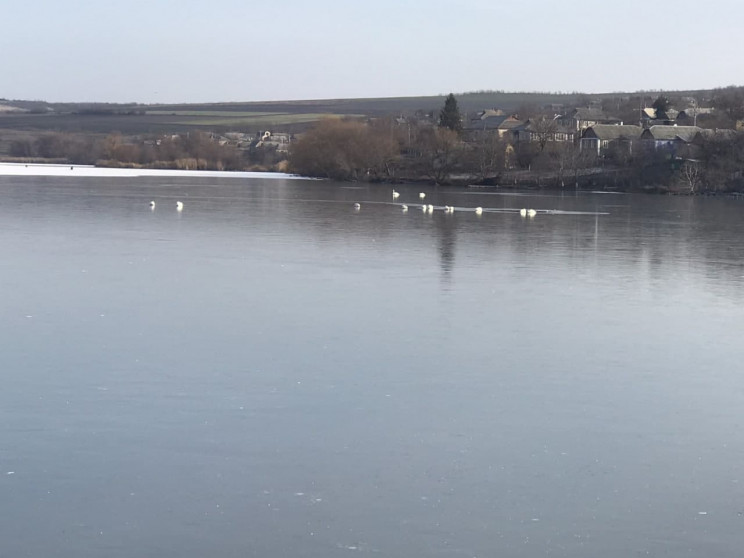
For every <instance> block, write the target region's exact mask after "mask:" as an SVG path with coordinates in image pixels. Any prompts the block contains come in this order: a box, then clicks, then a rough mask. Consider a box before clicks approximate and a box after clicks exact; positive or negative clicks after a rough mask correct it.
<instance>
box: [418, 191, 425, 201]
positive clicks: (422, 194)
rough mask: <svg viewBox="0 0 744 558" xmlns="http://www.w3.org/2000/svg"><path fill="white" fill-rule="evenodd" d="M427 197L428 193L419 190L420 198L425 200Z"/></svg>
mask: <svg viewBox="0 0 744 558" xmlns="http://www.w3.org/2000/svg"><path fill="white" fill-rule="evenodd" d="M425 197H426V194H424V193H423V192H419V199H420V200H423V199H424V198H425Z"/></svg>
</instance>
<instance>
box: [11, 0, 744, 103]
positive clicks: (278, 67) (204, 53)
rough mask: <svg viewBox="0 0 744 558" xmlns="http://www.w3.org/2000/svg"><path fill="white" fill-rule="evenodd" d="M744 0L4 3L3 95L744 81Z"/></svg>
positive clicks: (156, 96)
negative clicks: (703, 0)
mask: <svg viewBox="0 0 744 558" xmlns="http://www.w3.org/2000/svg"><path fill="white" fill-rule="evenodd" d="M742 21H744V2H742V1H741V0H709V1H707V2H701V1H700V0H695V1H692V0H617V1H607V0H563V1H561V0H517V1H511V2H499V1H496V0H492V1H488V0H459V1H456V0H429V1H423V0H419V1H416V0H397V1H395V0H377V1H375V2H365V1H361V0H316V1H314V2H310V1H301V0H260V1H255V0H212V1H211V2H205V1H197V0H172V1H171V2H165V1H162V0H127V1H125V2H109V1H103V0H36V1H34V0H26V1H18V0H1V1H0V97H5V98H10V99H41V100H46V101H50V102H62V101H106V102H142V103H152V102H158V103H171V102H208V101H212V102H220V101H269V100H285V99H323V98H350V97H397V96H414V95H415V96H417V95H436V94H441V93H448V92H450V91H452V92H456V93H462V92H466V91H474V90H482V89H500V90H506V91H566V92H570V91H583V92H589V93H598V92H608V91H636V90H641V89H645V90H659V89H703V88H711V87H717V86H724V85H731V84H744V57H742V56H741V54H742V51H744V48H742V47H744V28H742Z"/></svg>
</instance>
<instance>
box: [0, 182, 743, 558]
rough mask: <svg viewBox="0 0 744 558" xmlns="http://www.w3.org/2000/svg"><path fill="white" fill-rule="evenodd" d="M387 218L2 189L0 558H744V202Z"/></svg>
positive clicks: (570, 203)
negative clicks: (367, 557)
mask: <svg viewBox="0 0 744 558" xmlns="http://www.w3.org/2000/svg"><path fill="white" fill-rule="evenodd" d="M60 174H61V173H60ZM396 189H397V190H398V191H399V192H400V193H401V196H400V198H399V199H398V200H396V202H395V203H394V202H393V199H392V195H391V192H392V188H391V187H389V186H384V185H357V184H341V183H334V182H326V181H310V180H293V179H290V178H288V177H286V178H282V177H277V178H265V177H254V176H251V175H245V176H239V177H229V176H228V177H225V176H224V175H214V176H211V175H210V176H199V175H191V176H184V175H168V174H167V173H166V174H162V175H158V174H153V175H148V176H127V175H126V174H124V175H122V176H113V175H112V176H108V175H106V174H105V173H104V174H103V175H101V176H0V255H1V256H2V257H1V258H0V312H1V313H0V316H1V319H0V339H2V350H1V351H0V371H1V374H2V380H3V384H2V390H0V506H1V507H0V509H2V516H3V520H2V522H0V541H2V543H1V545H0V547H1V548H2V550H1V551H0V555H2V556H8V557H42V556H43V557H45V558H47V557H60V558H61V557H73V556H74V557H75V558H87V557H100V556H107V557H122V558H124V557H126V558H130V557H173V558H176V557H178V558H190V557H194V558H196V557H204V556H218V557H238V556H240V557H245V556H257V557H278V556H287V557H311V558H316V557H317V558H321V557H323V558H327V557H334V556H339V557H342V556H356V555H379V556H391V557H428V556H437V557H450V556H451V557H470V558H472V557H485V556H499V557H519V558H521V557H524V558H528V557H529V558H531V557H536V556H557V557H572V558H575V557H586V558H590V557H597V556H602V557H603V558H615V557H616V558H621V557H622V558H625V557H628V556H670V557H678V556H695V557H697V556H716V557H738V556H740V554H741V547H742V544H744V535H743V534H742V533H743V531H744V487H743V486H742V485H744V432H743V428H744V406H742V401H744V375H743V374H742V369H741V368H739V366H741V362H742V356H743V350H742V343H741V334H742V331H744V305H743V304H742V303H743V302H744V243H742V241H741V239H742V238H743V237H744V219H742V216H743V215H744V202H743V201H738V200H734V199H723V198H715V199H712V198H686V197H662V196H640V195H619V194H601V193H575V192H573V191H569V192H566V193H560V192H550V193H508V192H506V193H500V192H493V191H488V190H472V191H462V190H455V189H447V188H439V189H436V188H433V187H432V188H428V187H427V188H421V187H413V186H396ZM419 191H424V192H425V193H426V194H427V197H426V202H427V203H431V204H433V205H435V206H436V207H437V209H436V210H435V211H434V212H433V213H432V214H428V213H424V212H422V211H421V210H420V209H419V198H418V192H419ZM151 200H153V201H155V203H156V206H155V208H154V209H151V208H150V206H149V202H150V201H151ZM177 200H180V201H182V202H183V204H184V208H183V211H181V212H179V211H177V210H176V201H177ZM398 202H400V203H407V204H409V205H410V209H409V211H408V212H407V213H403V212H402V210H401V207H400V203H398ZM354 203H360V204H361V208H360V210H359V211H355V210H354V207H353V205H354ZM444 205H454V206H455V207H456V211H455V212H454V214H445V213H444V212H443V211H442V210H441V207H442V206H444ZM477 206H481V207H483V208H484V213H483V214H482V215H480V216H478V215H476V214H475V213H474V212H473V208H475V207H477ZM520 208H534V209H536V210H538V215H537V216H536V217H535V218H533V219H530V218H523V217H521V216H520V214H519V209H520Z"/></svg>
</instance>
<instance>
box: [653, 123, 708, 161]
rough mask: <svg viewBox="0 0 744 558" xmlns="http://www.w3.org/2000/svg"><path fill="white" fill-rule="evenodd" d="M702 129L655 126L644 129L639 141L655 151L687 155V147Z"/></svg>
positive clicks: (695, 127)
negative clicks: (661, 150)
mask: <svg viewBox="0 0 744 558" xmlns="http://www.w3.org/2000/svg"><path fill="white" fill-rule="evenodd" d="M701 130H702V128H698V127H697V126H663V125H656V126H651V127H650V128H646V129H645V130H644V131H643V133H642V134H641V140H642V141H643V142H644V143H646V145H648V146H651V147H652V148H653V149H655V150H657V151H658V150H660V149H663V150H666V151H669V152H670V153H671V154H672V155H674V156H682V157H685V156H687V155H688V152H689V146H690V145H691V144H692V142H693V140H694V139H695V137H696V136H697V135H698V134H699V133H700V132H701Z"/></svg>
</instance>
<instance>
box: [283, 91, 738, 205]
mask: <svg viewBox="0 0 744 558" xmlns="http://www.w3.org/2000/svg"><path fill="white" fill-rule="evenodd" d="M715 103H716V108H717V111H716V113H718V114H717V115H715V118H717V119H718V120H719V121H720V120H721V119H725V120H724V122H725V123H728V124H729V125H733V124H732V122H733V120H729V119H738V118H740V117H741V118H744V88H725V89H721V90H717V92H716V97H715ZM669 105H670V100H669V99H668V98H666V97H664V96H663V95H660V96H659V97H657V99H656V100H655V101H654V107H655V108H657V109H658V110H659V111H664V110H667V109H668V108H669ZM638 112H639V109H638V107H637V106H636V109H635V113H634V116H635V117H636V118H638V116H639V115H638ZM520 116H521V115H520ZM530 123H531V133H532V141H521V142H513V141H509V138H508V137H500V136H499V134H498V133H495V132H494V133H488V132H487V133H478V134H471V135H469V136H468V137H467V141H464V139H465V138H464V136H463V123H462V115H461V114H460V112H459V110H458V108H457V101H456V99H455V97H454V96H453V95H451V94H450V95H449V96H448V97H447V99H446V100H445V103H444V106H443V107H442V109H441V111H440V112H439V115H438V119H436V120H435V121H434V120H433V119H431V118H428V119H427V118H418V119H417V118H406V119H402V118H400V119H396V118H379V119H371V120H358V119H357V120H354V119H328V120H324V121H321V122H319V123H318V124H317V125H316V126H315V127H314V128H312V129H311V130H309V131H308V132H306V133H305V134H303V135H302V136H301V137H300V139H299V140H298V141H296V142H295V143H294V144H293V146H292V148H291V150H290V155H289V168H290V170H292V171H293V172H296V173H298V174H303V175H306V176H315V177H323V178H331V179H337V180H364V181H391V182H395V181H405V180H424V179H425V180H429V181H431V182H434V183H437V184H442V183H446V182H448V181H452V180H453V179H455V180H457V179H460V180H462V181H466V182H468V183H470V182H475V183H481V184H502V185H507V184H512V182H511V181H514V183H517V182H518V183H520V184H529V185H538V186H557V187H568V186H572V187H579V186H580V185H587V186H589V187H607V186H611V187H614V188H618V189H648V188H653V189H658V190H676V191H690V192H699V191H702V190H708V191H717V190H744V177H742V169H744V134H737V135H735V136H734V137H733V138H731V137H730V136H719V135H712V136H711V137H710V138H707V139H704V140H703V141H702V143H701V144H700V145H696V146H695V148H696V150H697V151H696V152H695V155H694V157H686V158H684V159H683V158H680V157H676V156H674V155H672V154H670V152H668V151H664V150H659V151H657V150H656V149H655V148H654V147H653V145H652V144H645V143H644V142H637V143H638V145H636V146H635V147H634V148H633V149H628V147H627V145H625V146H623V145H620V144H618V145H615V146H613V147H611V148H610V149H608V150H606V151H605V152H603V154H602V156H601V157H599V156H598V155H597V153H596V152H595V151H593V150H582V149H581V147H580V144H579V142H572V141H553V138H554V134H555V120H554V119H552V118H549V117H546V116H544V115H535V116H533V117H532V119H531V121H530Z"/></svg>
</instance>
